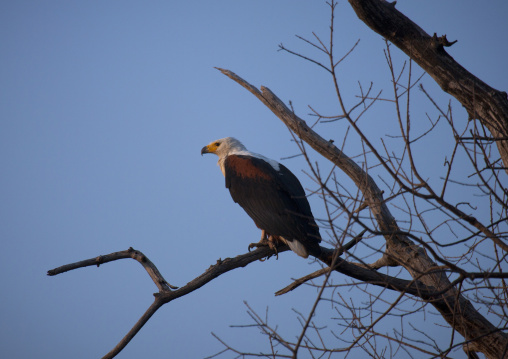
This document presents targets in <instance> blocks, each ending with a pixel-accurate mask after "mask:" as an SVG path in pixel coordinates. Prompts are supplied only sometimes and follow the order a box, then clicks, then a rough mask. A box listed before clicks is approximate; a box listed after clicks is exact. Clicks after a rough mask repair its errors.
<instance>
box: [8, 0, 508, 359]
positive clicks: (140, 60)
mask: <svg viewBox="0 0 508 359" xmlns="http://www.w3.org/2000/svg"><path fill="white" fill-rule="evenodd" d="M397 8H398V9H399V10H401V11H402V12H403V13H405V14H406V15H407V16H409V17H410V18H411V19H412V20H413V21H415V22H416V23H417V24H419V25H420V26H421V27H422V28H423V29H424V30H426V31H427V32H428V33H430V34H433V33H434V32H436V33H437V34H438V35H442V34H447V36H448V39H449V40H450V41H452V40H458V43H457V44H455V45H454V46H453V47H451V48H449V49H447V51H448V52H449V53H450V54H451V55H452V56H453V57H454V58H455V59H456V60H457V61H458V62H459V63H460V64H462V65H463V66H464V67H465V68H466V69H468V70H469V71H471V72H472V73H474V74H475V75H476V76H478V77H479V78H481V79H482V80H483V81H485V82H487V83H488V84H490V85H491V86H493V87H494V88H497V89H500V90H504V91H506V90H508V67H507V58H508V22H507V14H508V3H507V2H506V1H504V0H491V1H487V2H479V1H471V0H467V1H466V0H461V1H459V0H455V1H452V0H447V1H437V0H432V1H407V0H402V1H399V2H398V3H397ZM329 18H330V13H329V7H328V6H327V5H326V4H325V2H324V1H295V0H277V1H273V0H270V1H266V0H257V1H153V2H137V1H80V2H78V1H2V2H1V3H0V44H1V47H0V48H1V50H0V241H1V242H0V243H1V245H2V260H1V261H0V273H1V275H0V287H1V288H2V290H1V291H2V294H1V303H2V304H1V306H0V357H2V358H9V359H18V358H99V357H101V356H102V355H104V354H106V353H107V352H108V351H109V350H110V349H112V348H113V347H114V346H115V345H116V343H117V342H118V341H119V340H120V339H121V338H122V337H123V336H124V335H125V334H126V333H127V331H128V330H129V329H130V328H131V326H132V325H133V324H134V322H135V321H137V319H138V318H139V316H140V315H141V314H142V313H143V312H144V311H145V310H146V308H147V307H148V306H149V305H150V303H151V302H152V300H153V297H152V293H153V292H155V291H156V287H155V286H154V285H153V283H152V282H151V280H150V279H149V278H148V276H147V275H146V273H145V272H144V271H143V270H142V268H141V267H140V265H139V264H138V263H136V262H134V261H132V260H122V261H117V262H114V263H109V264H106V265H103V266H101V267H100V268H96V267H93V268H92V267H90V268H85V269H80V270H76V271H72V272H69V273H65V274H62V275H59V276H56V277H48V276H46V272H47V270H48V269H51V268H54V267H57V266H60V265H63V264H67V263H71V262H75V261H79V260H82V259H87V258H91V257H95V256H97V255H100V254H107V253H110V252H114V251H119V250H125V249H127V248H128V247H130V246H132V247H134V248H136V249H139V250H141V251H143V252H144V253H145V254H146V255H147V256H148V257H149V258H150V259H151V260H152V261H153V262H154V263H155V264H156V265H157V266H158V268H159V269H160V271H161V272H162V274H163V275H164V276H165V278H166V279H167V280H168V281H169V282H170V283H172V284H174V285H178V286H182V285H185V284H186V283H187V282H188V281H190V280H191V279H193V278H194V277H196V276H198V275H199V274H201V273H202V272H203V271H205V270H206V269H207V268H208V267H209V266H210V265H211V264H214V263H215V262H216V260H217V259H219V258H225V257H232V256H235V255H238V254H241V253H244V252H245V251H246V250H247V245H248V243H250V242H254V241H257V240H258V239H259V234H260V233H259V230H258V229H257V228H256V227H255V226H254V224H253V222H252V221H251V219H250V218H249V217H248V216H247V215H246V214H245V213H244V212H243V211H242V209H241V208H240V207H239V206H238V205H236V204H235V203H233V201H232V200H231V198H230V195H229V193H228V191H227V190H226V189H225V188H224V179H223V177H222V174H221V173H220V170H219V169H218V168H217V166H216V157H214V156H212V155H208V156H204V157H201V156H200V149H201V148H202V147H203V146H204V145H206V144H207V143H209V142H210V141H212V140H215V139H217V138H222V137H226V136H234V137H237V138H238V139H240V140H241V141H242V142H243V143H244V144H245V145H246V146H247V148H249V149H250V150H252V151H255V152H259V153H262V154H264V155H266V156H267V157H271V158H274V159H277V160H280V159H281V158H283V157H288V156H291V155H294V154H296V153H297V152H298V149H297V147H296V146H295V145H294V143H292V142H291V141H290V139H291V136H290V134H289V133H288V130H287V129H286V128H285V127H284V125H283V124H282V123H281V122H280V121H279V120H278V119H277V118H275V116H274V115H273V114H272V113H271V112H269V110H268V109H266V108H265V107H264V106H263V105H262V104H261V103H260V102H259V101H258V100H257V99H255V98H254V97H253V96H252V95H251V94H249V93H248V92H247V91H246V90H244V89H243V88H241V87H240V86H239V85H237V84H236V83H234V82H233V81H231V80H230V79H228V78H227V77H225V76H224V75H222V74H221V73H220V72H218V71H217V70H216V69H214V66H218V67H223V68H226V69H229V70H232V71H234V72H236V73H237V74H238V75H240V76H242V77H243V78H245V79H246V80H247V81H249V82H251V83H252V84H254V85H256V86H259V85H264V86H267V87H269V88H270V89H271V90H272V91H274V92H275V93H276V94H277V95H278V96H279V97H281V99H283V100H284V101H286V102H289V101H290V100H291V101H292V103H293V105H294V107H295V110H296V112H297V113H298V114H299V115H301V116H302V117H304V118H306V119H310V117H308V116H307V113H308V112H309V110H308V108H307V106H308V105H311V106H313V107H315V108H319V109H322V110H323V111H324V112H326V113H336V112H337V111H336V110H335V109H336V102H334V99H333V88H332V83H331V80H330V78H329V77H328V76H327V75H326V73H325V72H324V71H322V70H320V69H318V68H317V67H315V66H313V65H311V64H309V63H306V62H305V61H302V60H301V59H298V58H296V57H294V56H291V55H289V54H287V53H284V52H280V51H277V49H278V44H279V43H283V44H284V45H285V46H287V47H289V48H291V49H294V50H296V51H300V52H303V53H305V54H307V55H309V56H319V54H318V53H317V52H316V51H315V50H313V49H312V48H311V47H309V46H307V45H305V44H304V43H303V42H302V41H300V40H298V39H297V38H296V37H295V35H301V36H304V37H307V38H312V32H315V33H316V34H319V35H320V36H322V37H323V39H328V26H329ZM335 25H336V29H337V34H336V36H337V38H336V43H335V44H336V46H337V51H338V53H339V54H341V53H345V52H346V51H347V50H349V48H350V47H351V46H352V45H353V44H354V43H355V42H356V40H357V39H361V41H360V43H359V45H358V48H357V50H356V51H355V52H354V53H353V54H352V55H351V57H350V58H348V60H346V61H345V63H344V66H343V67H342V68H341V74H340V76H341V82H342V83H343V84H344V85H343V91H344V92H345V93H347V96H351V98H352V96H353V94H356V93H357V89H358V87H357V82H358V81H362V82H363V83H366V82H367V83H368V81H371V80H372V81H374V82H375V84H378V83H379V85H378V87H379V88H383V87H388V85H389V83H387V82H386V80H387V79H388V73H387V71H386V70H387V65H386V62H385V60H384V55H383V48H384V41H383V40H382V39H381V37H380V36H378V35H377V34H375V33H373V32H372V31H371V30H370V29H368V28H367V27H366V25H364V24H363V23H362V22H361V21H360V20H358V18H357V17H356V16H355V14H354V13H353V11H352V10H351V8H350V7H349V5H348V3H347V2H345V1H341V2H340V5H339V7H338V11H337V14H336V24H335ZM393 51H394V53H397V54H398V53H399V52H398V50H393ZM401 58H402V57H401ZM321 59H323V58H321ZM426 81H427V82H426V83H427V86H428V87H429V88H430V89H433V90H436V92H435V93H434V94H435V96H437V98H438V99H439V100H440V101H441V103H444V104H446V103H447V101H448V99H449V96H447V95H445V94H442V93H440V92H439V91H438V90H437V89H436V88H435V86H433V84H432V80H431V79H430V77H428V78H427V80H426ZM348 88H351V89H352V90H351V93H350V94H349V93H348V92H349V91H348ZM353 90H354V91H353ZM456 107H457V111H460V106H456ZM460 114H461V113H460V112H458V115H457V116H459V115H460ZM380 116H381V114H380ZM462 116H463V118H464V114H463V113H462ZM369 126H371V129H372V131H373V132H372V133H373V136H374V137H375V136H377V137H379V136H380V135H379V134H381V135H382V134H384V132H383V131H384V126H385V124H384V123H383V121H373V122H372V123H371V124H369ZM318 132H320V133H321V134H322V135H323V136H325V137H330V138H335V139H336V141H341V139H342V135H343V134H341V133H340V132H336V131H332V130H330V129H327V127H318ZM376 133H377V135H376ZM348 146H351V148H350V147H346V152H347V153H348V152H351V153H358V152H359V151H358V148H356V147H355V144H353V143H351V144H348ZM429 150H431V149H429ZM314 158H315V159H318V158H317V156H316V157H314ZM284 164H285V165H286V166H288V167H289V168H290V169H291V170H292V171H293V172H294V173H295V174H297V175H298V177H300V178H301V180H302V182H303V183H304V187H312V183H311V181H310V180H308V179H307V178H306V176H305V174H303V173H302V170H304V169H305V168H306V165H305V163H304V162H303V161H302V160H301V159H298V158H297V159H292V160H286V161H284ZM311 205H312V206H313V211H314V212H315V214H317V215H319V214H320V213H323V212H322V211H323V210H322V209H321V208H319V201H318V200H313V199H311ZM317 268H318V267H317V265H315V264H314V265H311V266H309V265H308V262H307V261H306V260H303V259H301V258H298V257H297V256H296V255H293V254H291V253H285V254H284V255H281V257H280V259H279V260H278V261H276V260H273V259H271V260H269V261H267V262H263V263H261V262H257V263H253V264H251V265H249V266H248V267H247V268H243V269H239V270H235V271H234V272H232V273H228V274H226V275H224V276H222V277H220V278H219V279H217V280H214V281H213V282H211V283H209V284H208V285H206V286H205V287H203V288H201V289H200V290H199V291H197V292H194V293H192V294H190V295H188V296H186V297H184V298H181V299H179V300H177V301H175V302H172V303H171V304H169V305H167V306H165V307H163V308H162V309H161V310H160V311H159V312H158V313H156V315H155V316H154V317H153V318H152V319H151V320H150V321H149V322H148V324H147V325H146V326H145V327H144V328H143V329H142V330H141V332H140V333H139V334H138V335H137V336H136V337H135V338H134V339H133V341H132V342H131V343H130V344H129V345H128V346H127V348H126V349H125V350H124V351H123V352H122V353H121V354H120V356H119V358H142V357H150V358H170V357H171V358H202V357H205V356H207V355H211V354H213V353H215V352H218V351H220V350H221V349H222V346H221V344H220V343H219V342H217V340H216V339H214V338H213V337H212V336H211V334H210V333H211V332H212V331H213V332H214V333H216V334H217V335H219V336H221V337H222V338H223V339H225V340H226V341H228V342H229V343H231V344H235V345H236V346H238V347H240V348H242V349H249V348H257V347H258V345H265V344H266V339H265V338H263V337H261V336H260V335H259V333H258V331H257V330H253V329H233V328H230V327H229V326H230V325H231V324H249V323H251V321H250V319H249V317H248V315H247V314H246V307H245V305H244V303H243V301H247V302H248V303H249V305H251V306H252V307H253V308H254V309H255V310H257V311H258V312H259V313H263V314H264V312H265V309H266V308H267V307H269V311H270V320H271V321H272V322H273V323H278V324H280V326H281V328H282V330H284V331H286V332H288V333H291V332H292V330H293V329H294V328H297V327H298V322H297V320H296V319H295V315H294V313H293V311H292V308H295V309H297V310H299V311H301V312H303V313H305V312H308V310H309V309H310V307H311V305H312V303H313V298H314V297H315V291H313V290H311V289H308V288H307V289H305V288H302V289H301V290H297V291H295V292H292V293H290V294H288V295H285V296H283V297H277V298H276V297H274V295H273V293H274V292H275V291H277V290H279V289H281V288H282V287H284V286H285V285H287V284H289V283H290V282H291V278H295V277H298V276H302V275H305V274H307V273H310V272H312V271H314V270H316V269H317ZM334 280H335V281H336V282H338V283H340V282H341V281H344V280H345V279H344V278H343V277H341V276H340V275H339V274H335V278H334ZM432 320H434V319H433V318H432ZM432 323H433V321H432ZM434 328H436V327H434ZM446 333H449V330H448V331H446ZM456 355H457V357H460V355H462V354H461V353H460V352H458V353H456ZM226 357H230V356H226ZM337 357H342V354H338V355H337Z"/></svg>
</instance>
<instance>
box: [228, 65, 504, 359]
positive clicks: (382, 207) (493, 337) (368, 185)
mask: <svg viewBox="0 0 508 359" xmlns="http://www.w3.org/2000/svg"><path fill="white" fill-rule="evenodd" d="M219 70H220V71H221V72H222V73H223V74H225V75H226V76H228V77H229V78H231V79H232V80H234V81H236V82H237V83H238V84H240V85H241V86H243V87H244V88H246V89H247V90H249V91H250V92H251V93H252V94H253V95H254V96H256V97H257V98H258V99H259V100H260V101H261V102H262V103H263V104H264V105H265V106H267V107H268V108H269V109H270V110H271V111H272V112H273V113H274V114H275V115H276V116H277V117H278V118H279V119H280V120H282V122H284V124H285V125H286V126H287V127H288V128H289V129H290V130H291V131H293V132H294V133H295V134H296V135H297V136H298V137H299V138H300V139H301V140H303V141H305V142H306V143H307V144H309V145H310V146H311V147H312V148H313V149H314V150H315V151H317V152H318V153H320V154H321V155H322V156H323V157H325V158H326V159H328V160H329V161H331V162H332V163H334V164H335V165H336V166H337V167H338V168H340V169H341V170H342V171H343V172H344V173H345V174H347V175H348V176H349V177H350V178H351V179H352V180H353V181H354V182H355V184H356V185H357V186H358V188H359V189H360V190H361V191H362V193H363V195H364V198H365V202H366V203H367V204H368V205H369V208H370V210H371V212H372V214H373V216H374V218H375V219H376V221H377V223H378V226H379V229H380V232H381V233H383V235H384V237H385V240H386V242H387V250H386V254H387V255H388V256H389V257H391V258H393V259H395V260H396V261H397V262H398V263H399V264H400V265H401V266H403V267H404V268H405V269H406V270H407V271H408V272H409V273H410V274H411V276H412V277H413V278H414V280H418V281H420V282H422V283H423V284H425V285H426V286H428V288H432V289H434V290H437V291H441V290H442V291H443V292H442V294H441V295H439V296H438V297H432V298H424V296H420V297H421V298H422V299H423V300H425V301H427V302H429V303H430V304H432V305H433V306H434V307H435V308H436V309H437V310H438V311H439V312H440V313H441V315H442V316H443V318H444V319H445V320H446V321H447V322H448V324H449V325H450V326H451V327H453V328H454V329H455V330H456V331H457V332H458V333H460V334H461V335H462V336H463V337H464V338H465V339H466V340H468V341H469V342H470V345H469V349H470V350H471V348H473V349H474V350H475V351H480V352H482V353H484V354H485V355H486V356H487V357H488V358H501V357H503V355H505V353H506V350H507V347H508V335H506V334H505V333H503V332H501V331H499V330H498V329H497V328H496V327H495V326H494V325H493V324H492V323H490V322H489V321H488V320H487V319H486V318H485V317H484V316H482V315H481V314H480V313H479V312H478V311H477V310H476V309H475V308H474V307H473V306H472V305H471V303H470V302H469V301H468V300H466V299H465V298H464V297H463V296H462V295H461V294H460V293H459V292H458V291H457V290H456V289H455V288H454V287H453V286H451V283H450V281H449V280H448V278H447V277H446V276H445V274H444V273H443V272H442V271H436V270H435V268H436V266H437V265H436V264H435V263H434V261H433V260H432V259H431V258H430V257H429V256H428V255H427V253H426V252H425V251H424V250H423V249H422V248H421V247H419V246H417V245H415V244H414V243H413V242H412V241H411V240H410V239H409V238H408V237H407V236H406V235H405V234H404V233H403V232H402V231H401V230H400V229H399V227H398V224H397V221H396V220H395V218H394V217H393V216H392V214H391V213H390V211H389V209H388V207H387V206H386V204H385V202H384V201H383V197H382V192H381V191H380V190H379V188H378V187H377V185H376V183H375V181H374V180H373V179H372V178H371V177H370V176H369V175H368V174H367V173H366V172H365V171H363V170H362V169H361V168H360V167H359V166H358V165H357V164H356V163H355V162H354V161H353V160H351V159H350V158H349V157H348V156H347V155H345V154H344V153H343V152H342V151H341V150H340V149H338V148H337V147H336V146H335V145H333V144H332V143H331V142H330V141H326V140H325V139H323V138H322V137H321V136H319V135H318V134H317V133H316V132H314V131H313V130H312V129H311V128H310V127H309V126H307V124H306V123H305V121H303V120H302V119H300V118H299V117H298V116H296V115H295V114H294V113H293V112H292V111H291V110H290V109H289V108H288V107H287V106H286V105H285V104H284V103H283V102H282V101H281V100H280V99H279V98H278V97H277V96H276V95H275V94H274V93H272V92H271V91H270V90H269V89H268V88H266V87H263V86H262V87H261V91H260V90H258V89H257V88H256V87H254V86H252V85H251V84H249V83H248V82H246V81H245V80H243V79H242V78H240V77H239V76H237V75H236V74H234V73H233V72H231V71H228V70H224V69H219ZM320 259H322V260H323V261H325V262H326V263H327V264H329V265H330V264H331V258H328V259H327V258H320Z"/></svg>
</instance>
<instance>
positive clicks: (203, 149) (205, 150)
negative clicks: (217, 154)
mask: <svg viewBox="0 0 508 359" xmlns="http://www.w3.org/2000/svg"><path fill="white" fill-rule="evenodd" d="M205 153H210V150H209V149H208V146H205V147H203V148H202V149H201V156H203V154H205Z"/></svg>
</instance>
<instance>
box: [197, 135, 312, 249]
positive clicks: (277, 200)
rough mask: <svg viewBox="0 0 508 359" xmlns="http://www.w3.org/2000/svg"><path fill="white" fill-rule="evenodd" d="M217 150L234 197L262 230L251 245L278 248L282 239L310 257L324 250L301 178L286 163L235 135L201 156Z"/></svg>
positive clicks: (214, 142) (211, 147)
mask: <svg viewBox="0 0 508 359" xmlns="http://www.w3.org/2000/svg"><path fill="white" fill-rule="evenodd" d="M204 153H214V154H216V155H217V156H219V161H218V162H217V163H218V165H219V167H220V169H221V171H222V174H223V175H224V177H225V178H226V188H228V189H229V192H230V193H231V197H233V200H234V201H235V202H236V203H238V204H239V205H240V206H241V207H242V208H243V209H244V210H245V212H247V214H248V215H249V216H250V217H251V218H252V219H253V220H254V223H255V224H256V226H257V227H258V228H259V229H261V241H260V242H259V243H253V244H251V245H250V246H249V249H250V248H252V247H257V246H260V245H269V246H270V248H272V249H275V250H276V242H277V241H281V242H283V243H285V244H287V245H288V246H289V248H291V250H292V251H293V252H295V253H296V254H298V255H299V256H301V257H304V258H307V257H308V256H309V254H312V255H313V256H318V255H319V253H320V252H321V250H320V247H319V242H321V236H320V234H319V227H318V226H317V225H316V222H315V220H314V216H313V215H312V211H311V209H310V205H309V202H308V201H307V198H306V197H305V191H304V190H303V187H302V185H301V184H300V181H298V178H296V176H295V175H294V174H293V173H292V172H291V171H290V170H288V169H287V168H286V167H285V166H283V165H282V164H280V163H278V162H277V161H274V160H271V159H269V158H266V157H264V156H261V155H259V154H257V153H253V152H250V151H248V150H247V149H246V148H245V146H244V145H243V144H242V143H241V142H240V141H238V140H237V139H235V138H233V137H226V138H222V139H220V140H216V141H213V142H211V143H210V144H209V145H207V146H205V147H203V149H202V150H201V155H203V154H204Z"/></svg>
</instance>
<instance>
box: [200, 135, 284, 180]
mask: <svg viewBox="0 0 508 359" xmlns="http://www.w3.org/2000/svg"><path fill="white" fill-rule="evenodd" d="M205 153H213V154H216V155H217V156H219V160H218V161H217V164H218V165H219V167H220V169H221V171H222V174H223V175H224V176H225V175H226V173H225V170H224V161H225V160H226V157H227V156H229V155H242V156H251V157H256V158H260V159H262V160H264V161H266V162H268V163H269V164H270V165H271V166H272V167H273V168H274V169H275V170H276V171H278V170H279V163H278V162H277V161H274V160H272V159H269V158H266V157H264V156H262V155H260V154H258V153H254V152H250V151H248V150H247V148H245V146H244V145H243V144H242V143H241V142H240V141H238V140H237V139H236V138H234V137H225V138H221V139H220V140H215V141H212V142H210V143H209V144H208V145H206V146H205V147H203V148H202V149H201V155H203V154H205Z"/></svg>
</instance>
